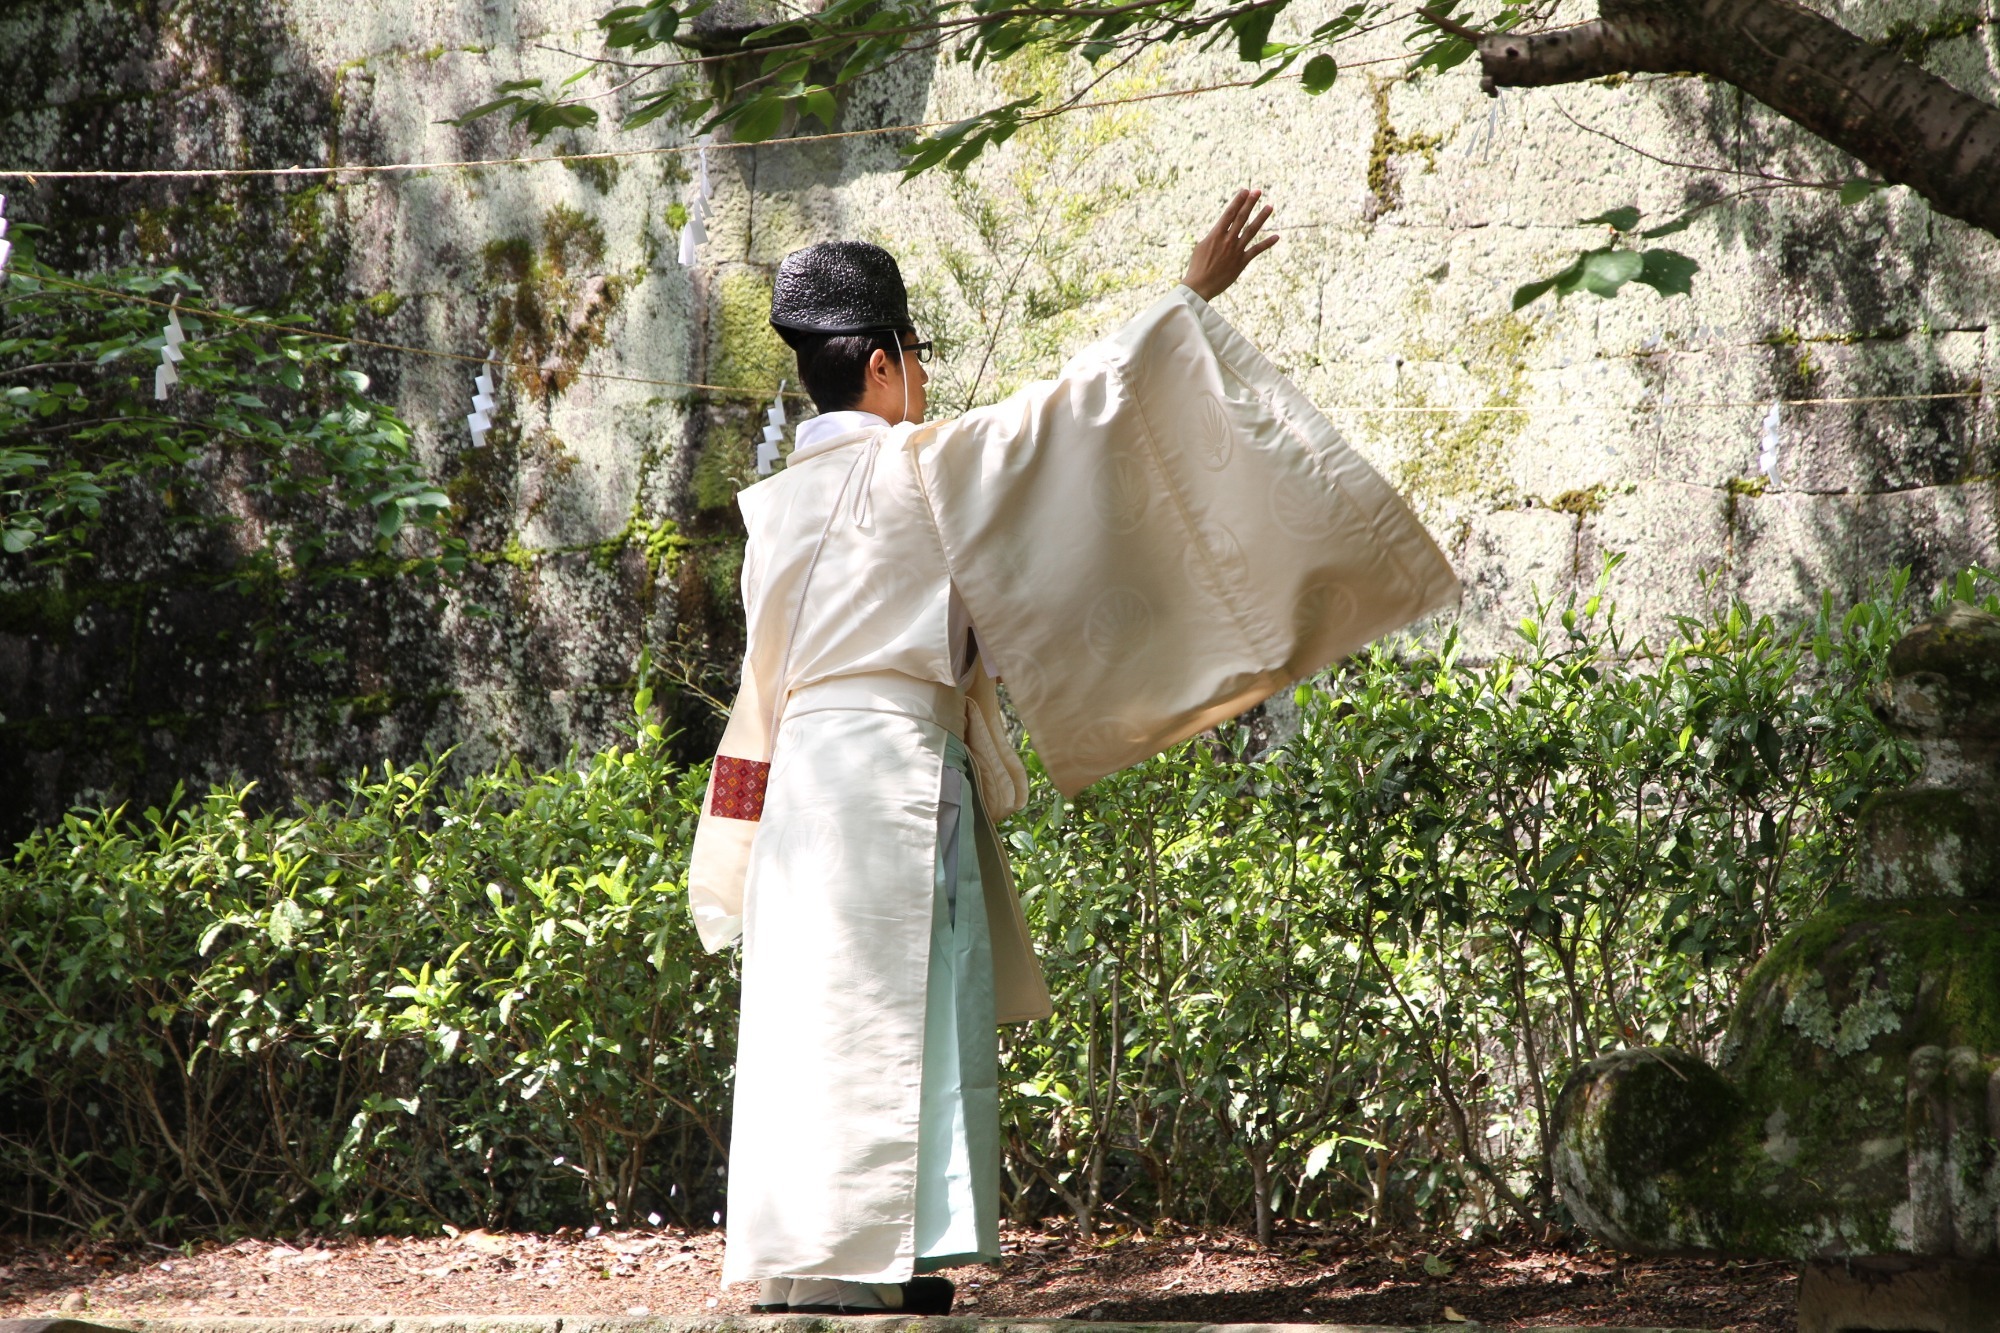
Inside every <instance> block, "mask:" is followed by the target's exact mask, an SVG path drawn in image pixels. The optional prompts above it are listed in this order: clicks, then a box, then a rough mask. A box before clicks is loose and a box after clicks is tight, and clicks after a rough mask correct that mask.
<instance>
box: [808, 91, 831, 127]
mask: <svg viewBox="0 0 2000 1333" xmlns="http://www.w3.org/2000/svg"><path fill="white" fill-rule="evenodd" d="M800 100H801V102H802V104H803V105H804V107H805V112H806V114H807V115H809V116H811V117H813V118H814V119H815V120H817V121H819V123H820V124H822V125H824V126H826V128H828V129H832V128H833V118H834V116H835V115H836V114H837V110H836V105H835V102H834V98H833V90H832V89H830V88H814V89H813V90H812V91H810V92H808V93H807V94H806V95H805V96H804V97H803V98H802V99H800Z"/></svg>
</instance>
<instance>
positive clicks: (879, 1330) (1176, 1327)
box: [0, 1314, 1700, 1333]
mask: <svg viewBox="0 0 2000 1333" xmlns="http://www.w3.org/2000/svg"><path fill="white" fill-rule="evenodd" d="M63 1325H68V1326H69V1328H67V1329H65V1328H64V1327H63ZM1478 1327H1481V1326H1480V1325H1477V1324H1417V1325H1410V1324H1193V1323H1157V1324H1152V1323H1118V1322H1113V1321H1109V1320H1089V1321H1085V1320H1074V1319H968V1318H960V1317H953V1316H943V1317H935V1318H925V1319H919V1318H915V1317H899V1316H894V1315H866V1316H858V1317H857V1316H846V1317H834V1316H822V1315H749V1316H745V1315H707V1316H699V1317H669V1316H653V1315H448V1314H445V1315H336V1316H324V1315H323V1316H317V1317H300V1316H293V1317H276V1318H269V1319H259V1318H243V1317H232V1318H214V1319H116V1320H115V1322H112V1321H107V1322H104V1323H99V1322H98V1321H97V1320H95V1319H74V1318H62V1319H16V1320H0V1333H72V1331H74V1333H83V1330H86V1329H125V1330H131V1331H132V1333H915V1331H916V1330H918V1329H921V1330H922V1333H1086V1331H1087V1333H1466V1330H1468V1329H1474V1328H1478ZM1510 1333H1581V1329H1580V1328H1579V1326H1577V1325H1570V1324H1563V1325H1556V1324H1548V1325H1520V1326H1516V1327H1514V1328H1512V1329H1511V1330H1510ZM1589 1333H1700V1331H1699V1330H1694V1329H1673V1328H1633V1327H1621V1328H1609V1327H1599V1326H1596V1325H1592V1326H1590V1328H1589Z"/></svg>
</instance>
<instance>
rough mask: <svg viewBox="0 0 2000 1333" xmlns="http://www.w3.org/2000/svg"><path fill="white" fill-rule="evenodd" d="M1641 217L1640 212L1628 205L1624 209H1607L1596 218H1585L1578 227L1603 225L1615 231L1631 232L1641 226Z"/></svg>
mask: <svg viewBox="0 0 2000 1333" xmlns="http://www.w3.org/2000/svg"><path fill="white" fill-rule="evenodd" d="M1639 217H1640V213H1639V210H1638V209H1636V208H1633V207H1630V206H1629V205H1628V206H1627V207H1624V208H1610V209H1606V210H1605V211H1604V212H1602V213H1599V214H1598V215H1597V216H1596V217H1594V218H1584V219H1583V220H1582V221H1580V222H1578V223H1577V224H1576V225H1577V226H1579V227H1589V226H1594V225H1602V226H1606V227H1609V228H1611V229H1612V230H1613V231H1630V230H1632V228H1634V227H1636V226H1638V225H1639Z"/></svg>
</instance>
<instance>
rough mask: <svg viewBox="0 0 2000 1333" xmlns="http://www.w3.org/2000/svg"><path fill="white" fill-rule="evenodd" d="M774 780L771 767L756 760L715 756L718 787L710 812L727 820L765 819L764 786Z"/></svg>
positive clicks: (714, 792) (709, 805)
mask: <svg viewBox="0 0 2000 1333" xmlns="http://www.w3.org/2000/svg"><path fill="white" fill-rule="evenodd" d="M770 780H771V766H770V765H769V764H762V763H759V762H757V761H756V760H755V759H732V758H730V757H729V756H728V755H726V754H719V755H717V756H715V786H714V789H713V794H712V795H710V797H709V798H708V813H710V814H711V815H720V816H721V817H722V818H724V819H762V818H763V817H764V784H765V783H767V782H769V781H770Z"/></svg>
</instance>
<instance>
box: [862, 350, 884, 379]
mask: <svg viewBox="0 0 2000 1333" xmlns="http://www.w3.org/2000/svg"><path fill="white" fill-rule="evenodd" d="M878 375H879V376H881V377H882V379H884V380H887V379H888V378H889V354H888V353H887V352H885V351H883V350H882V349H881V348H879V347H878V348H876V349H875V350H874V351H872V352H870V353H869V354H868V371H867V378H869V379H870V380H873V379H874V378H875V377H876V376H878Z"/></svg>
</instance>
